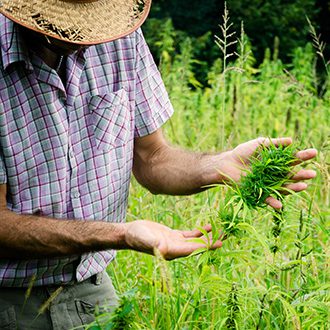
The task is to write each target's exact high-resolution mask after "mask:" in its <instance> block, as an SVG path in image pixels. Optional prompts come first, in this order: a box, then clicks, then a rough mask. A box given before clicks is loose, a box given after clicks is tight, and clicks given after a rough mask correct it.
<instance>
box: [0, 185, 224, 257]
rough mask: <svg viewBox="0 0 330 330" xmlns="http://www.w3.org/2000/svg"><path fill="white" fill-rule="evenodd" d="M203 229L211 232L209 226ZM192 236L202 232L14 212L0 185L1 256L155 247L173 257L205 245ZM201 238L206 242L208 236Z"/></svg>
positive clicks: (143, 223)
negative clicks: (9, 206)
mask: <svg viewBox="0 0 330 330" xmlns="http://www.w3.org/2000/svg"><path fill="white" fill-rule="evenodd" d="M204 229H205V230H206V231H207V232H210V231H211V226H206V227H205V228H204ZM195 237H202V233H201V232H200V231H199V230H192V231H181V230H172V229H171V228H169V227H166V226H164V225H161V224H158V223H154V222H151V221H145V220H140V221H133V222H130V223H123V224H112V223H107V222H104V221H83V220H59V219H52V218H47V217H38V216H34V215H21V214H16V213H15V212H12V211H10V210H8V209H7V205H6V185H0V258H4V259H29V258H42V257H55V256H56V257H61V256H69V255H77V254H78V255H80V254H82V253H84V252H90V251H99V250H107V249H132V250H136V251H140V252H145V253H149V254H153V253H154V249H158V250H159V252H160V253H161V254H162V255H163V257H164V258H166V259H174V258H179V257H184V256H188V255H189V254H191V253H192V252H194V251H195V250H196V249H199V248H201V247H205V245H203V244H201V243H195V242H192V241H191V239H192V238H195ZM203 239H204V241H205V244H206V242H207V241H208V240H207V238H206V237H204V238H203ZM219 247H221V242H220V241H217V242H214V243H213V245H212V249H216V248H219Z"/></svg>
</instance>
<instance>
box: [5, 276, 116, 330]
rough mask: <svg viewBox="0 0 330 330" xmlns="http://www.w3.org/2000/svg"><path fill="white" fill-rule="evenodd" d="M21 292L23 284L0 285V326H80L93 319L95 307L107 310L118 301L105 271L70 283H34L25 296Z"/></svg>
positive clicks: (11, 329)
mask: <svg viewBox="0 0 330 330" xmlns="http://www.w3.org/2000/svg"><path fill="white" fill-rule="evenodd" d="M25 294H26V288H2V287H0V329H1V330H30V329H39V330H48V329H52V330H69V329H72V328H74V327H79V326H80V328H81V329H83V328H84V327H83V325H87V324H89V323H91V322H93V321H94V312H95V309H96V310H98V309H99V310H100V311H101V312H103V311H104V308H105V309H106V310H108V311H111V310H113V309H114V307H115V306H116V305H117V303H118V298H117V295H116V292H115V290H114V288H113V285H112V282H111V280H110V278H109V276H108V275H107V274H106V273H105V272H104V273H102V274H98V276H93V277H92V278H90V279H87V280H86V281H84V282H82V283H77V284H73V285H66V286H62V287H59V286H57V287H55V286H48V287H35V288H33V289H32V292H31V294H30V295H29V297H28V298H27V299H26V298H25ZM52 299H53V300H52ZM40 309H42V310H44V311H43V312H42V313H40V312H41V310H40Z"/></svg>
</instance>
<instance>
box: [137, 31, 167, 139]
mask: <svg viewBox="0 0 330 330" xmlns="http://www.w3.org/2000/svg"><path fill="white" fill-rule="evenodd" d="M136 35H137V44H136V48H137V50H136V51H137V60H136V95H135V134H134V135H135V137H142V136H145V135H148V134H151V133H153V132H154V131H156V130H157V129H158V128H160V127H161V126H162V125H163V124H164V123H165V122H166V121H167V120H168V119H169V118H170V117H171V116H172V114H173V107H172V104H171V102H170V100H169V97H168V94H167V91H166V89H165V86H164V83H163V80H162V78H161V75H160V72H159V70H158V68H157V66H156V64H155V62H154V60H153V57H152V55H151V53H150V50H149V47H148V45H147V44H146V42H145V40H144V37H143V35H142V31H141V30H140V29H139V30H138V31H137V33H136Z"/></svg>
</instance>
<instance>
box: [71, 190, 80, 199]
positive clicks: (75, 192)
mask: <svg viewBox="0 0 330 330" xmlns="http://www.w3.org/2000/svg"><path fill="white" fill-rule="evenodd" d="M71 196H72V197H73V198H79V197H80V193H79V191H78V190H73V191H72V193H71Z"/></svg>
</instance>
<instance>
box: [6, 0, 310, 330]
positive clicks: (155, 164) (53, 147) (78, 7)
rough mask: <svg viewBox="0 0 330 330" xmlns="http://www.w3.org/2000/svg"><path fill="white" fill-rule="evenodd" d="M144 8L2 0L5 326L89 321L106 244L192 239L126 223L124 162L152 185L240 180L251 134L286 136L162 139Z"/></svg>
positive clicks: (172, 244) (189, 248)
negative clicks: (195, 148)
mask: <svg viewBox="0 0 330 330" xmlns="http://www.w3.org/2000/svg"><path fill="white" fill-rule="evenodd" d="M149 8H150V0H145V1H140V0H139V1H138V0H135V1H133V0H131V1H127V0H125V1H124V0H121V1H119V0H118V1H114V0H102V1H97V0H48V1H45V0H33V1H28V2H27V1H26V0H2V1H0V10H1V13H2V14H3V15H1V16H0V31H1V33H0V42H1V57H0V59H1V63H0V69H1V71H0V208H1V216H0V247H1V249H0V286H1V290H0V327H1V328H2V329H3V328H10V329H11V327H13V328H19V329H30V328H31V329H43V330H44V329H69V328H72V327H76V326H79V325H82V324H87V323H89V322H91V321H92V320H93V309H94V307H95V305H96V304H101V305H102V304H104V303H107V304H108V305H115V304H116V299H117V298H116V295H115V292H114V290H113V287H112V284H111V281H110V279H109V278H108V277H107V275H106V273H105V269H106V267H107V265H108V264H109V263H110V262H111V260H113V258H114V256H115V252H114V250H118V249H133V250H137V251H141V252H146V253H150V254H153V252H154V249H158V250H159V251H160V253H161V254H162V255H163V256H164V258H166V259H174V258H177V257H183V256H187V255H189V254H191V253H192V252H193V251H195V250H196V249H198V248H200V247H201V246H202V245H201V244H198V243H194V242H191V238H192V237H200V236H202V234H201V233H200V232H199V231H198V230H192V231H178V230H172V229H170V228H168V227H166V226H164V225H160V224H157V223H154V222H151V221H144V220H140V221H134V222H131V223H127V224H125V223H124V220H125V213H126V206H127V197H128V187H129V182H130V175H131V174H130V173H131V171H132V169H133V173H134V175H135V177H136V178H137V180H138V181H139V182H140V183H141V184H142V185H144V186H145V187H147V188H148V189H149V190H150V191H151V192H153V193H165V194H192V193H196V192H199V191H201V190H202V187H203V186H205V185H209V184H212V183H221V182H225V181H226V180H228V178H232V179H233V180H235V181H238V180H239V179H240V176H241V171H242V169H243V167H244V166H246V165H244V164H248V159H249V157H250V156H251V155H252V154H253V153H254V152H255V150H256V149H257V148H258V146H260V144H262V143H264V144H269V143H274V144H276V145H280V144H283V145H287V144H290V143H291V139H290V138H282V139H274V140H272V141H269V140H268V139H264V138H259V139H256V140H253V141H250V142H247V143H244V144H241V145H239V146H238V147H236V148H235V149H233V150H231V151H227V152H223V153H220V154H213V155H211V154H194V153H190V152H186V151H184V150H180V149H177V148H174V147H172V146H170V145H169V144H168V143H167V142H166V140H165V139H164V137H163V135H162V132H161V129H160V127H161V126H162V125H163V123H164V122H166V121H167V120H168V119H169V117H170V116H171V115H172V112H173V110H172V106H171V104H170V101H169V99H168V96H167V93H166V91H165V88H164V86H163V83H162V80H161V77H160V75H159V72H158V70H157V68H156V66H155V64H154V62H153V60H152V57H151V55H150V53H149V50H148V47H147V46H146V44H145V41H144V39H143V36H142V33H141V31H140V29H139V26H140V25H141V24H142V23H143V21H144V19H145V18H146V16H147V14H148V11H149ZM315 155H316V151H315V150H313V149H310V150H305V151H301V152H300V153H299V154H298V155H297V157H299V158H300V159H301V160H302V161H303V160H308V159H311V158H313V157H315ZM219 173H223V176H222V175H220V174H219ZM314 176H315V173H314V172H313V171H308V170H302V171H300V172H298V173H297V174H296V175H295V176H294V179H295V180H296V181H297V182H295V183H292V184H291V185H290V186H289V187H288V188H290V189H292V190H294V191H301V190H304V189H306V184H305V183H301V182H298V181H300V180H306V179H310V178H312V177H314ZM267 203H268V204H269V205H271V206H272V207H275V208H280V207H281V203H280V202H279V201H277V200H275V199H273V198H269V199H268V200H267ZM205 229H206V230H207V231H210V227H209V226H206V227H205ZM212 244H213V246H212V248H214V249H216V248H219V247H221V244H222V243H221V241H216V242H213V243H212ZM29 284H33V289H32V292H30V293H29V295H28V298H27V301H25V300H26V298H25V293H26V290H27V289H26V288H27V287H28V286H29ZM49 298H51V301H50V302H49V306H48V307H49V308H48V311H47V312H45V313H38V310H39V308H40V306H41V305H42V304H43V303H44V302H45V301H46V300H47V299H49ZM25 304H26V306H25ZM24 306H25V307H24Z"/></svg>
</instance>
